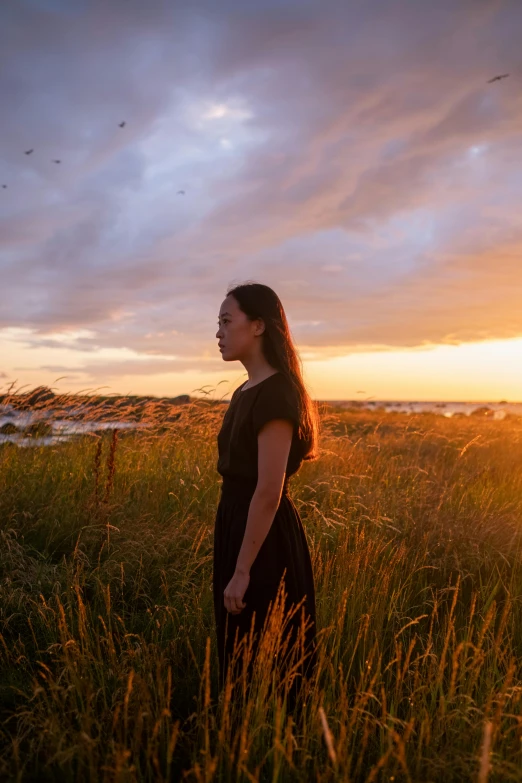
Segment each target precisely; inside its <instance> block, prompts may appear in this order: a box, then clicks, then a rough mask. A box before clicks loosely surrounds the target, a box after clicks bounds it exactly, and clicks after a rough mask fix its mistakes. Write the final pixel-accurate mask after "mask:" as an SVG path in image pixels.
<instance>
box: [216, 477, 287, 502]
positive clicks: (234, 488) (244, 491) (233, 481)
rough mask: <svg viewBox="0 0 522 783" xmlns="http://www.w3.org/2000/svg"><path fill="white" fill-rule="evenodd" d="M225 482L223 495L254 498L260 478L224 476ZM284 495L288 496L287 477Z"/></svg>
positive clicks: (222, 490) (223, 483)
mask: <svg viewBox="0 0 522 783" xmlns="http://www.w3.org/2000/svg"><path fill="white" fill-rule="evenodd" d="M222 479H223V482H222V484H221V494H222V495H233V496H235V497H237V496H248V497H252V495H253V494H254V492H255V491H256V487H257V482H258V477H257V476H239V475H237V474H236V475H224V476H222ZM282 494H283V495H288V479H287V478H286V477H285V481H284V483H283V491H282Z"/></svg>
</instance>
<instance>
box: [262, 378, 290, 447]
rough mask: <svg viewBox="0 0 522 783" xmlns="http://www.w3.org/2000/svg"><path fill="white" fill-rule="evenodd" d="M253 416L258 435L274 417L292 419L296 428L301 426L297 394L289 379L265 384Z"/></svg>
mask: <svg viewBox="0 0 522 783" xmlns="http://www.w3.org/2000/svg"><path fill="white" fill-rule="evenodd" d="M252 417H253V422H254V431H255V433H256V435H257V434H258V433H259V430H261V429H262V427H263V426H264V425H265V424H266V423H267V422H269V421H271V420H272V419H290V421H292V422H293V424H294V428H297V427H299V409H298V405H297V398H296V394H295V393H294V392H293V390H292V389H291V388H290V387H289V385H288V381H286V379H283V382H279V383H275V384H264V385H263V388H262V389H260V392H259V395H258V396H257V398H256V401H255V403H254V407H253V411H252Z"/></svg>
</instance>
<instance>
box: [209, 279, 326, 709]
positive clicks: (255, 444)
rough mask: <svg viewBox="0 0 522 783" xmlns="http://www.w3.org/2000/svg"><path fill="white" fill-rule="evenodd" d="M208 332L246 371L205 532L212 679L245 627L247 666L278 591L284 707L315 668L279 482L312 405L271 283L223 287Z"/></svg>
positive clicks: (295, 463)
mask: <svg viewBox="0 0 522 783" xmlns="http://www.w3.org/2000/svg"><path fill="white" fill-rule="evenodd" d="M216 337H217V339H218V341H219V349H220V351H221V355H222V357H223V359H224V361H227V362H231V361H240V362H241V363H242V364H243V365H244V367H245V369H246V370H247V372H248V380H247V381H246V382H245V383H243V384H242V385H241V386H240V387H239V388H238V389H236V390H235V392H234V393H233V395H232V399H231V401H230V405H229V407H228V409H227V412H226V414H225V416H224V419H223V424H222V427H221V430H220V432H219V435H218V452H219V459H218V466H217V469H218V472H219V473H220V474H221V475H222V477H223V482H222V487H221V497H220V500H219V505H218V509H217V514H216V523H215V529H214V572H213V591H214V612H215V619H216V630H217V641H218V656H219V668H220V681H221V685H223V684H224V682H225V678H226V673H227V669H228V667H229V665H230V663H231V659H232V654H233V651H234V642H236V644H237V643H238V642H240V641H241V640H242V639H244V643H249V642H248V634H249V633H250V632H251V628H252V630H253V632H254V634H255V636H254V638H253V643H252V647H251V650H252V656H251V661H250V664H249V666H250V667H251V666H252V664H253V659H254V658H255V655H256V652H257V649H258V640H259V634H260V631H261V629H262V628H263V624H264V622H265V619H266V618H267V615H268V613H269V609H270V606H271V605H272V606H274V603H275V601H276V596H277V598H278V600H279V606H280V608H281V600H284V601H285V603H284V604H283V608H284V612H285V614H284V618H283V620H284V621H285V622H286V625H285V630H284V633H283V638H284V639H286V640H287V641H288V643H289V647H288V648H287V653H288V650H290V652H291V646H292V644H293V640H296V639H297V640H298V642H297V644H296V645H294V650H299V651H300V655H299V656H298V659H300V660H301V665H300V667H299V668H298V670H297V671H298V675H296V678H295V680H294V682H293V685H292V688H291V689H290V693H289V703H288V706H289V707H290V709H292V707H293V704H294V703H295V696H296V692H297V688H298V677H299V679H300V678H301V677H302V676H306V675H307V674H310V673H311V671H312V668H313V666H314V665H315V661H316V644H315V630H316V627H315V590H314V580H313V573H312V564H311V559H310V553H309V550H308V546H307V542H306V536H305V532H304V530H303V526H302V523H301V519H300V517H299V513H298V511H297V509H296V507H295V505H294V504H293V502H292V500H291V498H290V496H289V495H288V479H289V477H290V476H292V475H293V474H294V473H296V472H297V470H298V469H299V467H300V465H301V462H302V461H303V460H311V459H315V458H316V457H317V433H318V418H317V412H316V410H315V406H314V404H313V403H312V401H311V399H310V397H309V395H308V393H307V391H306V389H305V386H304V383H303V379H302V375H301V371H300V362H299V358H298V355H297V352H296V349H295V347H294V345H293V342H292V338H291V335H290V330H289V328H288V323H287V320H286V315H285V312H284V309H283V306H282V304H281V302H280V300H279V298H278V296H277V294H276V293H275V292H274V291H273V290H272V289H271V288H269V287H268V286H266V285H262V284H260V283H246V284H244V285H239V286H236V287H234V288H232V289H229V290H228V292H227V296H226V298H225V299H224V301H223V303H222V305H221V308H220V311H219V318H218V331H217V333H216ZM278 590H279V591H281V592H279V593H278ZM292 607H293V608H292ZM288 610H290V611H288ZM282 654H283V657H285V656H284V649H283V653H282ZM294 654H295V652H294ZM285 660H286V661H290V656H289V655H287V656H286V658H285ZM293 663H294V664H295V659H294V662H293ZM289 665H290V664H289V663H288V666H289ZM287 668H288V667H287ZM284 670H285V661H283V663H282V668H281V670H280V671H283V672H284ZM251 671H252V669H251V668H250V672H251Z"/></svg>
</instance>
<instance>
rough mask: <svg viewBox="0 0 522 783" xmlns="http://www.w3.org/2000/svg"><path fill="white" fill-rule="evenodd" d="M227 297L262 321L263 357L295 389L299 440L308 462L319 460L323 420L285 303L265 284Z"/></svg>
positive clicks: (237, 290)
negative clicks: (307, 381) (309, 388)
mask: <svg viewBox="0 0 522 783" xmlns="http://www.w3.org/2000/svg"><path fill="white" fill-rule="evenodd" d="M227 296H233V297H234V299H235V300H236V301H237V303H238V305H239V307H240V309H241V310H242V311H243V312H244V313H245V315H246V316H247V318H249V319H250V320H251V321H254V320H256V319H257V318H262V319H263V321H264V323H265V331H264V332H263V354H264V357H265V359H266V360H267V362H268V363H269V364H270V365H271V366H272V367H273V368H274V369H275V370H279V372H280V373H282V374H283V375H284V376H286V377H287V378H288V380H289V381H290V382H291V383H292V386H293V387H294V389H295V391H296V393H297V398H298V404H299V429H298V437H299V440H300V441H301V443H302V445H303V452H304V456H303V459H305V460H315V459H317V456H318V435H319V416H318V412H317V406H316V403H315V402H314V401H313V400H312V399H311V397H310V395H309V394H308V391H307V389H306V386H305V384H304V381H303V371H302V363H301V358H300V356H299V354H298V353H297V350H296V348H295V345H294V342H293V340H292V335H291V333H290V327H289V326H288V321H287V320H286V314H285V311H284V308H283V305H282V304H281V300H280V299H279V297H278V295H277V294H276V292H275V291H273V290H272V289H271V288H270V287H269V286H267V285H263V284H262V283H243V284H241V285H236V286H232V287H231V288H229V289H228V291H227Z"/></svg>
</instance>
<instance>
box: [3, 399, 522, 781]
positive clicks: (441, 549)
mask: <svg viewBox="0 0 522 783" xmlns="http://www.w3.org/2000/svg"><path fill="white" fill-rule="evenodd" d="M127 407H128V406H127ZM178 410H179V411H181V413H182V415H181V417H180V418H179V419H178V420H176V421H171V422H166V421H165V416H166V413H165V410H164V408H162V407H161V406H156V405H155V404H154V403H153V402H151V403H148V405H147V407H146V409H145V410H142V411H141V414H140V415H141V416H142V417H143V419H144V421H145V420H146V421H147V423H148V424H150V425H151V426H150V427H149V428H148V429H145V430H143V431H139V432H132V433H131V432H127V433H119V435H118V436H117V437H116V436H115V435H113V434H112V433H111V432H108V433H107V434H106V435H104V436H103V437H98V436H91V437H83V438H81V439H79V440H77V441H74V442H71V443H68V444H62V445H60V446H56V447H46V448H32V449H17V448H16V447H15V446H10V445H4V446H2V447H0V465H1V471H0V489H1V492H0V520H1V521H0V538H1V545H0V579H1V582H0V618H1V626H0V672H1V673H0V720H1V723H0V777H1V778H2V779H8V780H17V781H22V780H39V781H46V780H49V781H51V780H52V781H55V780H58V781H62V780H63V781H69V780H70V781H93V782H94V781H118V782H120V781H152V780H157V781H167V780H187V781H205V783H207V782H208V781H252V782H253V781H272V782H274V783H275V781H284V782H285V783H286V781H311V780H314V781H368V782H369V781H388V780H394V781H445V783H450V782H451V781H482V783H484V782H485V781H491V782H493V781H509V780H513V781H520V780H522V772H521V769H522V750H521V747H522V746H521V740H522V712H521V704H522V682H521V663H520V662H521V656H522V612H521V596H522V568H521V561H520V551H521V550H520V531H521V522H522V421H521V420H519V419H516V418H507V419H505V420H503V421H491V420H488V419H477V418H470V419H455V420H450V419H445V418H443V417H437V416H434V415H430V414H422V415H415V416H413V415H404V414H384V413H380V412H372V413H369V412H358V413H356V412H340V411H334V410H331V409H329V410H326V409H325V410H324V411H323V412H322V436H321V457H320V459H319V460H318V461H317V462H314V463H309V464H304V465H303V467H302V469H301V471H300V473H299V475H298V476H297V477H295V478H294V479H292V481H291V494H292V497H293V499H294V502H295V503H296V505H297V507H298V509H299V511H300V513H301V516H302V519H303V522H304V525H305V528H306V531H307V536H308V540H309V544H310V550H311V553H312V558H313V565H314V573H315V578H316V588H317V609H318V628H319V655H318V667H317V677H316V678H315V679H314V680H313V681H312V682H311V683H310V684H309V686H308V689H307V692H306V694H305V698H304V702H303V704H302V715H301V720H300V722H299V723H298V725H295V723H294V722H293V720H292V719H291V718H290V717H289V716H288V715H287V713H286V707H285V698H284V697H285V688H286V685H288V683H284V682H283V683H281V684H280V685H278V686H276V687H273V688H271V687H270V686H271V684H272V683H273V682H275V679H274V678H275V661H276V659H277V646H278V643H279V642H278V640H279V639H280V636H281V634H280V631H281V623H282V622H283V621H284V618H283V617H282V616H281V615H280V614H279V615H278V614H277V612H275V613H274V616H273V618H272V625H271V626H270V628H269V629H268V631H267V633H266V634H265V638H264V639H263V640H262V648H261V652H260V656H259V660H258V663H257V664H256V667H257V668H255V670H254V677H253V679H252V682H251V684H250V688H249V690H248V698H247V700H246V703H241V701H238V700H237V699H234V692H236V691H237V690H239V691H241V689H242V688H244V687H245V686H246V683H244V682H243V683H242V682H241V677H240V678H239V682H238V684H237V687H236V688H235V689H234V688H233V686H232V683H230V682H229V683H228V684H227V687H226V688H225V689H224V691H223V692H221V693H219V692H218V689H217V655H216V649H215V636H214V619H213V611H212V592H211V575H212V536H213V522H214V514H215V509H216V506H217V502H218V497H219V484H218V478H219V477H218V475H217V473H216V470H215V463H216V458H217V454H216V444H215V436H216V432H217V429H218V427H219V424H220V420H221V417H222V415H223V408H222V407H220V406H217V405H212V404H211V403H210V402H206V401H196V402H193V403H191V404H189V405H185V406H183V407H182V408H180V409H178ZM131 414H132V411H129V410H128V409H127V410H125V408H122V410H121V411H120V415H121V417H122V418H126V417H128V415H131ZM94 415H95V414H93V416H94ZM243 652H244V651H243ZM247 652H248V651H247ZM239 653H240V654H242V651H239ZM245 693H246V689H245Z"/></svg>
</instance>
